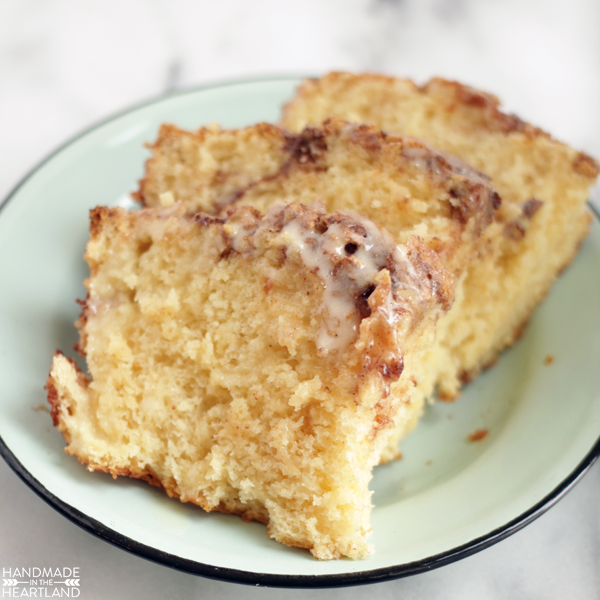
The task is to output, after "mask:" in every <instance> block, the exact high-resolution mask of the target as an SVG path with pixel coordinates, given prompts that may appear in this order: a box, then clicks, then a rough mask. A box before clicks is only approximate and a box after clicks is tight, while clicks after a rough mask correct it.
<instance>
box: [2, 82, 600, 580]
mask: <svg viewBox="0 0 600 600" xmlns="http://www.w3.org/2000/svg"><path fill="white" fill-rule="evenodd" d="M300 79H302V77H294V76H281V77H265V78H261V79H256V78H249V79H240V80H235V81H230V82H224V83H217V84H213V85H205V86H199V87H195V88H190V89H185V90H181V91H179V92H175V93H170V94H167V95H162V96H160V97H158V98H154V99H152V100H149V101H146V102H141V103H139V104H136V105H135V106H133V107H131V108H128V109H125V110H123V111H120V112H119V113H117V114H114V115H112V116H110V117H108V118H106V119H103V120H102V121H100V122H99V123H96V124H95V125H92V126H91V127H88V128H87V129H85V130H84V131H82V132H81V133H79V134H78V135H76V136H74V137H72V138H70V139H69V140H68V141H67V142H65V143H64V144H62V145H61V146H60V147H59V148H57V149H56V150H55V151H54V152H52V153H51V154H49V155H48V156H47V157H46V158H45V159H43V160H42V161H41V162H39V163H38V164H37V165H36V166H35V167H34V168H33V169H32V170H31V171H30V172H29V173H28V174H26V175H25V176H24V177H23V178H22V179H21V181H20V182H19V183H18V184H17V185H16V186H15V187H14V188H13V190H12V191H11V192H10V193H9V195H8V196H7V197H6V199H5V201H4V202H3V203H2V205H0V212H1V211H2V209H3V208H4V207H5V206H6V205H7V204H8V202H9V201H10V200H11V199H12V198H14V197H15V196H16V195H17V193H18V192H19V190H20V189H21V188H22V187H23V186H24V185H25V184H26V183H27V181H28V180H29V179H30V178H31V177H32V176H33V175H34V174H35V173H37V172H38V171H39V170H40V169H42V168H43V167H44V166H45V165H46V164H47V163H49V162H50V161H51V160H52V159H53V158H54V157H55V156H56V155H58V154H60V152H62V151H63V150H64V149H66V148H67V147H68V146H71V145H72V144H73V143H75V142H76V141H78V140H79V139H81V138H83V137H85V136H86V135H88V134H89V133H91V132H93V131H95V130H96V129H99V128H100V127H102V126H103V125H106V124H108V123H110V122H112V121H114V120H116V119H118V118H120V117H123V116H125V115H127V114H129V113H132V112H135V111H136V110H139V109H141V108H144V107H146V106H150V105H153V104H158V103H160V102H163V101H165V100H169V99H170V98H174V97H177V96H182V95H185V94H192V93H196V92H201V91H204V90H211V89H216V88H221V87H230V86H234V85H240V84H251V83H266V82H276V81H290V82H291V81H298V82H299V81H300ZM588 207H589V208H590V209H591V210H592V212H593V213H594V215H595V217H596V219H598V221H600V213H599V212H598V211H597V210H596V209H595V207H594V206H593V205H591V204H589V203H588ZM0 455H1V456H2V458H4V460H5V461H6V463H7V464H8V465H9V467H10V468H11V469H12V470H13V471H14V472H15V473H16V474H17V475H18V476H19V477H20V478H21V480H22V481H24V482H25V483H26V484H27V485H28V486H29V487H30V488H31V489H32V490H33V491H34V492H35V493H36V494H37V495H38V496H39V497H40V498H42V499H43V500H44V501H46V502H47V503H48V504H49V505H50V506H51V507H52V508H54V509H55V510H57V511H58V512H59V513H60V514H62V515H63V516H64V517H66V518H67V519H69V520H70V521H72V522H73V523H75V524H76V525H79V526H80V527H81V528H83V529H85V530H86V531H88V532H89V533H91V534H93V535H95V536H97V537H99V538H101V539H103V540H105V541H107V542H110V543H111V544H113V545H115V546H117V547H119V548H121V549H123V550H126V551H128V552H131V553H132V554H135V555H137V556H140V557H142V558H146V559H148V560H150V561H153V562H156V563H159V564H161V565H164V566H167V567H171V568H173V569H178V570H180V571H184V572H186V573H191V574H193V575H200V576H202V577H209V578H211V579H218V580H221V581H227V582H233V583H242V584H247V585H254V586H265V587H285V588H328V587H345V586H353V585H365V584H369V583H379V582H383V581H389V580H391V579H399V578H401V577H408V576H409V575H416V574H418V573H423V572H426V571H431V570H432V569H436V568H438V567H442V566H444V565H447V564H450V563H453V562H455V561H457V560H460V559H462V558H466V557H467V556H471V555H472V554H476V553H477V552H479V551H481V550H484V549H485V548H488V547H490V546H492V545H494V544H496V543H497V542H499V541H501V540H503V539H505V538H507V537H509V536H510V535H512V534H513V533H516V532H517V531H519V530H520V529H522V528H523V527H525V526H526V525H528V524H529V523H531V522H532V521H534V520H535V519H537V518H538V517H539V516H540V515H542V514H543V513H544V512H546V511H547V510H548V509H549V508H551V507H552V506H554V504H556V503H557V502H558V501H559V500H560V499H561V498H562V497H563V496H565V494H566V493H567V492H569V491H570V490H571V489H572V488H573V487H574V486H575V484H576V483H577V482H578V481H579V480H580V479H581V478H582V477H583V476H584V475H585V473H587V471H588V470H589V469H590V467H591V466H592V465H593V464H594V462H595V461H596V459H597V458H598V457H599V456H600V437H599V438H598V440H597V441H596V443H595V444H594V446H593V447H592V448H591V450H590V451H589V452H588V454H587V455H586V456H585V457H584V459H583V460H582V461H581V462H580V463H579V465H578V466H577V467H576V468H575V469H574V470H573V472H572V473H571V474H570V475H569V476H568V477H566V478H565V479H564V480H563V481H562V482H561V483H560V484H559V485H558V486H557V487H556V488H554V490H552V491H551V492H550V493H549V494H548V495H547V496H546V497H545V498H543V499H542V500H540V501H539V502H538V503H537V504H535V505H534V506H532V507H531V508H530V509H529V510H527V511H525V512H524V513H522V514H521V515H519V516H518V517H516V518H515V519H513V520H512V521H509V522H508V523H506V524H505V525H503V526H501V527H498V528H497V529H494V530H493V531H490V532H489V533H487V534H485V535H483V536H481V537H478V538H475V539H474V540H471V541H470V542H467V543H466V544H463V545H461V546H457V547H456V548H452V549H451V550H447V551H446V552H442V553H440V554H436V555H434V556H430V557H428V558H425V559H423V560H418V561H414V562H410V563H404V564H401V565H394V566H391V567H384V568H380V569H372V570H366V571H359V572H352V573H342V574H333V575H280V574H272V573H254V572H251V571H241V570H238V569H228V568H221V567H214V566H212V565H207V564H204V563H199V562H196V561H194V560H189V559H186V558H181V557H179V556H175V555H173V554H169V553H168V552H163V551H161V550H157V549H156V548H153V547H151V546H147V545H145V544H142V543H140V542H137V541H136V540H133V539H131V538H129V537H127V536H124V535H122V534H120V533H119V532H118V531H115V530H113V529H111V528H110V527H106V525H103V524H102V523H100V522H99V521H97V520H96V519H92V518H91V517H89V516H88V515H86V514H84V513H82V512H81V511H80V510H77V509H76V508H74V507H72V506H70V505H69V504H67V503H66V502H64V501H63V500H61V499H60V498H58V497H57V496H55V495H54V494H52V492H50V491H49V490H47V489H46V488H45V487H44V486H43V485H42V484H41V483H40V482H39V481H38V480H37V479H36V478H35V477H33V475H31V473H29V471H27V469H26V468H25V467H24V466H23V465H22V464H21V463H20V461H19V460H18V459H17V457H16V456H15V455H14V454H13V453H12V451H11V450H10V449H9V448H8V446H7V445H6V443H5V442H4V440H3V439H2V437H0Z"/></svg>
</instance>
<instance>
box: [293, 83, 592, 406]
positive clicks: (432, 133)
mask: <svg viewBox="0 0 600 600" xmlns="http://www.w3.org/2000/svg"><path fill="white" fill-rule="evenodd" d="M332 116H336V117H340V118H343V119H347V120H348V121H353V122H362V123H372V124H374V125H376V126H377V127H379V128H381V129H383V130H384V131H387V132H398V133H403V134H406V135H410V136H415V137H417V138H420V139H422V140H424V141H425V142H427V143H429V144H431V145H433V146H434V147H436V148H439V149H440V150H442V151H444V152H447V153H449V154H452V155H454V156H457V157H459V158H461V159H462V160H464V161H466V162H468V163H469V164H471V165H473V166H474V167H475V168H477V169H480V170H481V171H482V172H484V173H486V174H487V175H489V176H490V177H491V181H492V184H493V186H494V188H495V189H496V190H497V191H498V193H499V194H500V196H501V197H502V206H501V207H500V209H499V210H498V211H497V213H496V217H495V223H494V224H493V225H492V226H491V227H490V228H489V230H488V232H489V233H490V235H491V236H492V237H493V242H492V247H493V249H492V251H490V252H489V253H488V254H487V256H486V257H484V258H483V259H482V260H479V261H473V264H472V265H471V266H470V268H469V269H468V273H467V274H466V276H465V281H464V284H463V285H462V287H461V295H460V297H457V303H456V304H455V308H454V309H453V310H452V311H451V312H450V313H449V314H448V316H447V317H446V319H444V321H443V322H442V323H440V331H441V332H442V333H441V335H442V336H443V339H442V340H441V342H440V343H441V344H442V345H443V346H444V350H445V353H446V355H447V357H448V360H449V362H450V363H451V365H449V368H448V369H447V370H446V371H445V373H443V374H442V376H441V379H440V386H441V393H442V395H445V396H447V397H452V396H454V395H455V394H456V392H457V391H458V383H459V378H460V379H462V380H469V379H471V378H472V377H473V376H474V375H475V374H476V373H477V372H479V371H480V370H481V369H482V368H483V367H484V366H486V365H488V364H490V363H492V362H493V361H494V360H495V358H496V356H497V354H498V352H500V351H501V350H502V349H503V348H505V347H506V346H508V345H510V344H512V343H513V342H514V341H515V339H516V338H518V337H519V335H520V334H521V332H522V330H523V328H524V326H525V324H526V322H527V321H528V319H529V316H530V314H531V312H532V310H533V308H534V307H535V306H536V305H537V304H538V303H539V302H540V301H541V300H542V298H543V297H544V295H545V294H546V293H547V291H548V289H549V287H550V285H551V284H552V282H553V281H554V279H555V278H556V276H557V275H558V273H559V272H560V271H561V270H562V269H563V268H564V267H565V266H566V265H567V264H569V262H570V261H571V260H572V258H573V256H574V254H575V252H576V250H577V248H578V246H579V244H580V243H581V241H582V239H583V238H584V237H585V235H586V233H587V231H588V224H589V215H588V213H587V210H586V200H587V198H588V193H589V188H590V186H592V185H593V184H594V182H595V180H596V177H597V176H598V163H597V162H596V161H594V160H593V159H592V158H590V157H589V156H587V155H586V154H583V153H581V152H578V151H576V150H573V149H572V148H570V147H568V146H567V145H565V144H562V143H560V142H558V141H556V140H554V139H552V138H551V137H550V136H549V135H548V134H546V133H544V132H543V131H541V130H540V129H538V128H536V127H533V126H532V125H529V124H528V123H525V122H523V121H522V120H520V119H519V118H517V117H515V116H514V115H509V114H506V113H504V112H502V111H501V110H500V108H499V103H498V100H497V99H496V98H495V97H494V96H491V95H489V94H486V93H484V92H479V91H477V90H474V89H472V88H469V87H466V86H463V85H460V84H458V83H456V82H452V81H444V80H442V79H433V80H431V81H430V82H429V83H427V84H425V85H424V86H422V87H418V86H416V85H415V84H414V83H413V82H411V81H408V80H401V79H394V78H391V77H384V76H380V75H369V74H367V75H352V74H349V73H332V74H330V75H327V76H325V77H323V78H322V79H319V80H308V81H305V82H304V84H303V85H302V86H301V87H300V89H299V90H298V93H297V95H296V97H295V98H294V99H293V100H292V101H291V102H290V103H289V104H288V105H287V106H286V107H285V110H284V114H283V119H282V124H283V126H284V127H286V128H288V129H289V130H291V131H297V132H300V131H302V130H303V129H304V127H306V126H307V125H311V124H312V125H317V124H319V123H321V122H322V121H323V120H324V119H327V118H330V117H332Z"/></svg>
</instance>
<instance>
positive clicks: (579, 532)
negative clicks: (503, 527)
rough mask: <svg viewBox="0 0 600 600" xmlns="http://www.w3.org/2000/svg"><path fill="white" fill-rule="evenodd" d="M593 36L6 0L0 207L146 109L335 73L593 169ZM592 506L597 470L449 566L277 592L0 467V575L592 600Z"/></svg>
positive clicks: (496, 21)
mask: <svg viewBox="0 0 600 600" xmlns="http://www.w3.org/2000/svg"><path fill="white" fill-rule="evenodd" d="M599 30H600V3H598V2H597V1H596V0H570V1H569V2H566V1H565V2H562V1H559V0H556V1H544V0H530V1H528V0H505V1H504V2H499V1H494V0H479V1H476V0H450V1H446V0H426V1H421V2H417V0H399V1H394V0H330V1H323V0H303V1H302V2H294V3H292V2H285V1H283V2H282V1H281V0H280V1H276V0H254V1H253V2H243V1H242V0H230V1H222V2H220V3H216V2H207V1H204V2H201V1H200V2H196V1H194V0H171V1H168V0H103V1H102V2H92V1H91V0H79V1H76V0H1V1H0V124H1V129H0V131H1V135H0V198H4V197H5V196H6V195H7V194H8V193H9V191H10V189H11V188H12V187H13V186H14V185H15V184H16V183H17V182H18V181H19V179H20V178H21V177H22V176H23V175H25V174H26V172H27V171H28V170H29V169H30V168H31V167H32V166H33V165H35V164H36V163H37V162H38V161H39V160H40V159H42V158H43V157H44V155H45V154H47V153H48V152H50V151H51V150H53V149H54V148H56V147H57V146H58V145H60V144H61V143H63V142H64V141H66V140H67V139H68V138H69V137H71V136H72V135H74V134H75V133H77V132H79V131H80V130H82V129H83V128H85V127H87V126H89V125H90V124H93V123H94V122H96V121H98V120H100V119H103V118H105V117H107V116H109V115H110V114H111V113H113V112H115V111H118V110H121V109H123V108H125V107H128V106H130V105H132V104H135V103H137V102H140V101H142V100H145V99H148V98H151V97H153V96H157V95H160V94H162V93H165V92H167V91H171V90H174V89H178V88H181V87H189V86H195V85H200V84H206V83H211V82H215V81H224V80H228V79H236V78H249V77H260V76H264V75H276V74H277V75H280V74H298V75H304V74H319V73H324V72H326V71H329V70H332V69H347V70H353V71H364V70H371V71H383V72H387V73H390V74H395V75H399V76H410V77H413V78H416V79H417V80H419V81H424V80H425V79H427V78H429V77H430V76H433V75H441V76H444V77H447V78H455V79H458V80H461V81H463V82H466V83H470V84H472V85H474V86H478V87H481V88H483V89H487V90H489V91H492V92H494V93H496V94H497V95H498V96H500V97H501V98H502V99H503V101H504V103H505V105H506V106H507V107H508V108H509V109H510V110H513V111H514V112H516V113H517V114H519V115H520V116H522V117H523V118H525V119H527V120H530V121H532V122H534V123H535V124H537V125H540V126H542V127H543V128H545V129H547V130H549V131H551V132H552V133H553V134H554V135H555V136H556V137H558V138H560V139H563V140H564V141H567V142H569V143H570V144H572V145H575V146H577V147H579V148H581V149H584V150H586V151H588V152H589V153H591V154H593V155H595V156H600V110H599V109H598V107H600V35H598V34H599ZM595 197H596V198H598V197H599V196H598V194H597V191H596V195H595ZM0 293H4V292H0ZM599 499H600V464H597V465H596V466H594V467H593V468H592V469H591V471H590V472H589V473H588V474H587V475H586V476H585V477H584V479H583V480H582V481H581V482H580V483H579V484H578V485H577V486H576V488H575V489H574V490H573V491H572V492H571V493H569V494H568V496H567V497H566V498H565V499H564V500H562V501H561V502H560V503H559V504H558V505H557V506H555V507H554V508H553V509H552V510H550V511H549V512H548V513H546V514H545V515H544V516H542V517H541V518H540V519H539V520H538V521H536V522H534V523H533V524H532V525H530V526H528V527H527V528H526V529H524V530H523V531H521V532H519V533H518V534H516V535H514V536H513V537H511V538H509V539H507V540H505V541H503V542H501V543H500V544H498V545H496V546H494V547H492V548H490V549H488V550H485V551H484V552H481V553H479V554H477V555H475V556H472V557H470V558H468V559H465V560H463V561H461V562H459V563H455V564H453V565H450V566H446V567H444V568H441V569H438V570H435V571H433V572H430V573H426V574H422V575H418V576H414V577H410V578H408V579H404V580H398V581H393V582H388V583H383V584H376V585H370V586H364V587H358V588H353V589H340V590H330V591H326V590H317V591H304V590H293V591H285V590H276V589H262V588H261V589H255V588H251V587H244V586H237V585H234V584H228V583H222V582H215V581H210V580H207V579H202V578H198V577H194V576H191V575H187V574H184V573H180V572H177V571H174V570H170V569H167V568H165V567H162V566H158V565H155V564H152V563H150V562H147V561H144V560H142V559H140V558H137V557H135V556H132V555H129V554H127V553H125V552H123V551H121V550H119V549H117V548H114V547H112V546H110V545H109V544H107V543H105V542H103V541H101V540H99V539H96V538H94V537H92V536H91V535H89V534H87V533H85V532H84V531H82V530H81V529H79V528H78V527H76V526H75V525H73V524H71V523H70V522H69V521H67V520H66V519H64V518H63V517H61V516H60V515H58V514H57V513H55V512H54V511H53V510H52V509H51V508H49V507H48V506H47V505H46V504H45V503H44V502H42V501H41V500H40V499H39V498H38V497H37V496H36V495H35V494H34V493H33V492H32V491H31V490H29V488H27V487H26V486H25V485H24V484H23V483H22V482H21V481H20V480H19V479H18V478H17V476H16V475H15V474H14V473H12V471H10V469H9V468H8V467H7V466H6V465H5V464H4V463H3V462H1V461H0V566H2V567H13V568H14V567H16V566H27V565H39V564H42V565H47V566H61V565H68V564H79V565H80V567H81V573H82V587H81V589H82V594H81V598H108V597H111V598H164V597H166V596H174V597H189V598H192V597H198V598H229V597H236V598H237V597H239V598H248V599H250V598H272V599H275V598H283V597H285V598H303V597H308V596H309V595H311V596H312V597H315V598H326V597H327V598H342V597H344V598H377V599H381V600H383V599H387V598H396V597H402V598H405V599H407V600H409V599H412V598H460V599H461V600H467V599H471V598H472V599H477V600H484V599H488V598H489V599H491V598H544V599H553V598H556V599H559V598H560V599H563V598H585V599H588V598H590V599H591V598H600V501H599Z"/></svg>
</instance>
